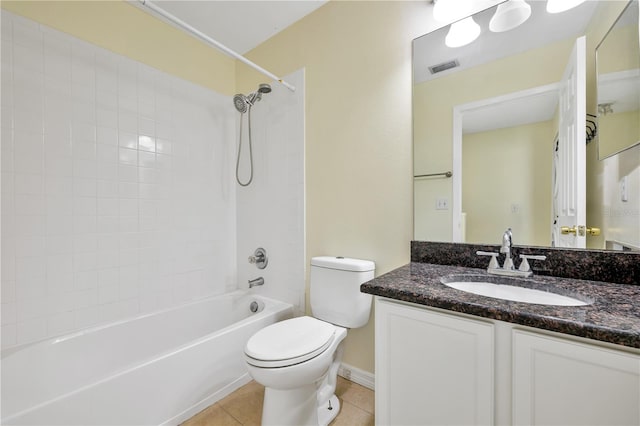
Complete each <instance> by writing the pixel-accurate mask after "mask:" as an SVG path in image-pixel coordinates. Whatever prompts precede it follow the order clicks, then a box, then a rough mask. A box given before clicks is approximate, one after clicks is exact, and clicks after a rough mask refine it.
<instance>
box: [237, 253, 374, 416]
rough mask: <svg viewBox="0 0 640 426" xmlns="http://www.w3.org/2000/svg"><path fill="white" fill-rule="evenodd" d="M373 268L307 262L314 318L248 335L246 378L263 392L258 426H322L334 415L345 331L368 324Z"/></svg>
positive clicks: (334, 260)
mask: <svg viewBox="0 0 640 426" xmlns="http://www.w3.org/2000/svg"><path fill="white" fill-rule="evenodd" d="M374 270H375V263H373V262H371V261H369V260H359V259H347V258H342V257H328V256H324V257H314V258H312V259H311V277H310V290H311V294H310V300H311V311H312V313H313V316H314V318H312V317H308V316H304V317H299V318H293V319H290V320H286V321H282V322H279V323H276V324H273V325H270V326H268V327H265V328H263V329H262V330H260V331H258V332H257V333H256V334H254V335H253V336H252V337H251V338H250V339H249V341H248V342H247V345H246V347H245V350H244V353H245V359H246V361H247V367H248V369H249V374H251V376H252V377H253V378H254V379H255V381H256V382H258V383H261V384H262V385H264V386H265V393H264V406H263V409H262V424H263V425H296V426H298V425H321V426H324V425H327V424H329V422H331V420H333V419H334V418H335V417H336V416H337V415H338V412H339V411H340V403H339V402H338V398H337V397H336V396H335V390H336V379H337V375H338V368H339V367H340V361H341V359H342V347H343V345H342V342H343V340H344V338H345V337H346V336H347V328H358V327H362V326H364V325H365V324H366V323H367V322H368V321H369V313H370V311H371V295H369V294H365V293H361V292H360V284H362V283H364V282H366V281H369V280H370V279H373V277H374Z"/></svg>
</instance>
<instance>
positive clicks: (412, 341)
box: [375, 298, 494, 426]
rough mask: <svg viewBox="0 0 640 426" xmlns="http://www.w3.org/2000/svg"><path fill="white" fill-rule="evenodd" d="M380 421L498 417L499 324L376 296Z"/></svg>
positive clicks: (436, 421)
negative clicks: (496, 366)
mask: <svg viewBox="0 0 640 426" xmlns="http://www.w3.org/2000/svg"><path fill="white" fill-rule="evenodd" d="M375 346H376V424H379V425H394V426H399V425H462V424H464V425H479V424H491V423H492V422H493V397H494V391H493V324H491V323H487V322H484V321H482V320H472V319H466V318H463V317H460V316H457V315H452V314H445V313H440V312H439V311H433V310H428V309H425V308H415V307H412V306H409V305H404V304H399V303H394V302H390V301H387V300H384V299H379V298H376V343H375Z"/></svg>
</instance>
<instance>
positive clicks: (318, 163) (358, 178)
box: [238, 1, 428, 372]
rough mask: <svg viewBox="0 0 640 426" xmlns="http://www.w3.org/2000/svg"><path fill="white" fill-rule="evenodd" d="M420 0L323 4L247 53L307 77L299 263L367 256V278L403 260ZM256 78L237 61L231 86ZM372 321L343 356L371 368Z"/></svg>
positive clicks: (246, 85)
mask: <svg viewBox="0 0 640 426" xmlns="http://www.w3.org/2000/svg"><path fill="white" fill-rule="evenodd" d="M427 11H428V7H427V3H426V2H401V1H398V2H394V1H387V2H340V1H331V2H329V3H327V4H326V5H324V6H322V7H321V8H319V9H318V10H316V11H315V12H314V13H312V14H310V15H308V16H307V17H305V18H304V19H302V20H301V21H299V22H298V23H296V24H294V25H293V26H291V27H289V28H287V29H286V30H284V31H282V32H281V33H279V34H278V35H276V36H275V37H273V38H271V39H270V40H268V41H267V42H266V43H264V44H262V45H260V46H259V47H258V48H256V49H255V50H253V51H252V52H250V53H249V55H248V57H249V58H250V59H252V60H254V61H255V62H257V63H259V64H260V65H262V66H264V67H265V68H267V69H269V70H271V71H272V72H274V73H276V74H278V75H286V74H287V73H290V72H292V71H294V70H297V69H299V68H302V67H304V68H305V79H306V87H305V90H306V106H305V107H306V130H305V138H306V140H305V147H306V164H305V167H306V197H307V200H306V228H307V232H306V235H307V244H306V256H307V260H306V264H307V265H308V264H309V260H310V258H311V257H312V256H318V255H343V256H349V257H356V258H363V259H371V260H374V261H375V262H376V274H377V275H380V274H382V273H385V272H388V271H390V270H392V269H394V268H396V267H398V266H401V265H403V264H406V263H407V262H408V261H409V249H410V247H409V242H410V240H411V238H412V230H413V224H412V203H411V200H412V183H411V182H412V174H411V173H412V164H411V146H412V144H411V140H412V138H411V90H412V88H411V40H412V39H413V38H415V37H416V36H418V35H421V34H423V33H424V32H426V28H425V22H427V21H428V19H427ZM261 80H263V78H262V77H259V76H256V75H255V73H253V72H251V71H249V70H247V69H246V67H239V69H238V88H239V90H249V89H250V88H252V87H255V85H256V84H257V83H258V82H259V81H261ZM373 330H374V324H373V317H372V318H371V321H369V324H368V325H367V326H365V327H364V328H362V329H355V330H350V331H349V335H348V337H347V341H346V353H345V356H344V361H345V362H346V363H348V364H351V365H353V366H355V367H357V368H360V369H363V370H366V371H371V372H372V371H373V370H374V347H373Z"/></svg>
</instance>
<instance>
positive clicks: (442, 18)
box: [433, 0, 472, 24]
mask: <svg viewBox="0 0 640 426" xmlns="http://www.w3.org/2000/svg"><path fill="white" fill-rule="evenodd" d="M433 3H434V5H433V19H435V20H436V21H439V22H442V23H446V24H448V23H450V22H455V21H459V20H460V19H462V18H465V17H467V16H469V15H470V14H471V6H472V3H471V0H433Z"/></svg>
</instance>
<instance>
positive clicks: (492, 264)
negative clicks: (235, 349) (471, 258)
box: [476, 250, 500, 269]
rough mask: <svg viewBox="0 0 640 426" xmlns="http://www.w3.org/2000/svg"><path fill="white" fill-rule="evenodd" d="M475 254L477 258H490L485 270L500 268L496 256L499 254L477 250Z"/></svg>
mask: <svg viewBox="0 0 640 426" xmlns="http://www.w3.org/2000/svg"><path fill="white" fill-rule="evenodd" d="M476 254H477V255H478V256H491V261H490V262H489V267H488V268H487V269H498V268H499V267H500V265H498V256H499V255H500V254H499V253H494V252H491V251H482V250H478V251H477V252H476Z"/></svg>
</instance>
